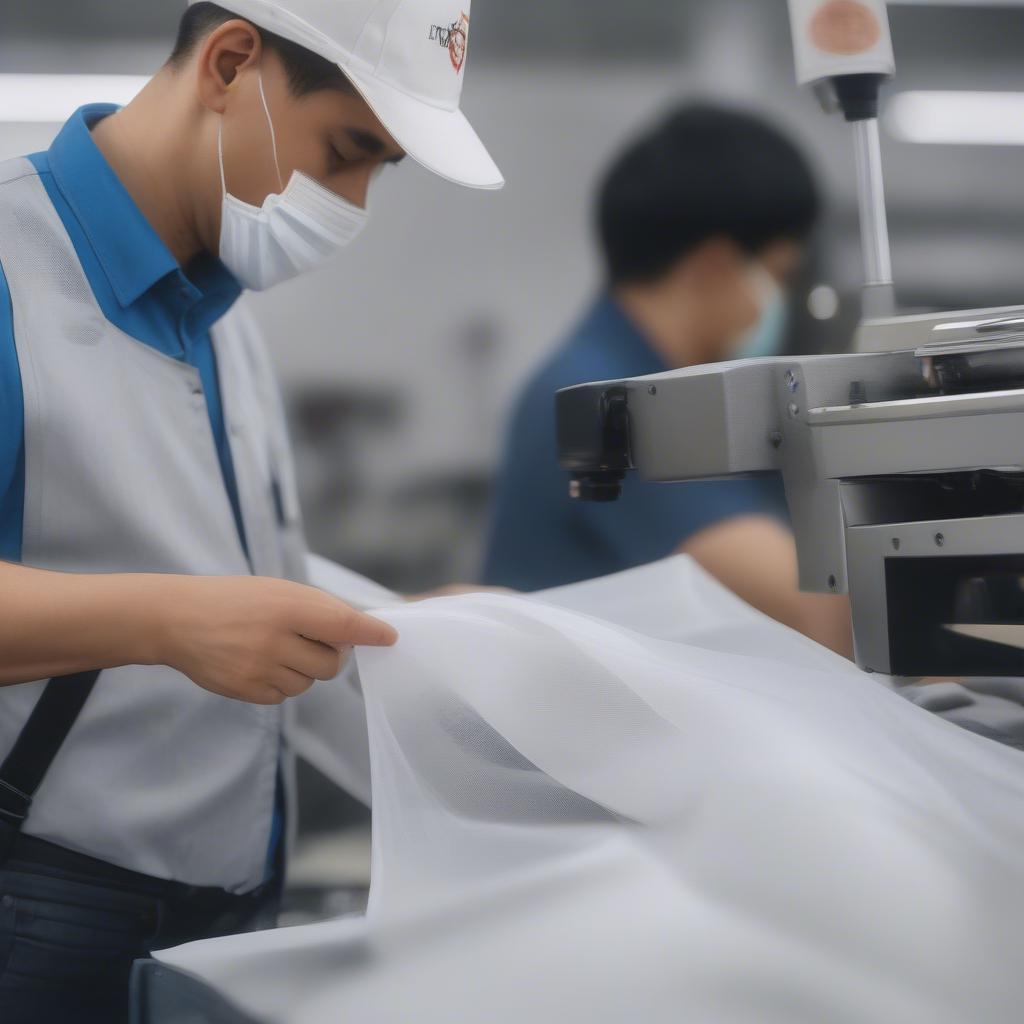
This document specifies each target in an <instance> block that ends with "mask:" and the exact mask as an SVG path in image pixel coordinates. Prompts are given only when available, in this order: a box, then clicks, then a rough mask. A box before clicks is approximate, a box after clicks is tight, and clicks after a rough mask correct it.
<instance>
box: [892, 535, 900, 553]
mask: <svg viewBox="0 0 1024 1024" xmlns="http://www.w3.org/2000/svg"><path fill="white" fill-rule="evenodd" d="M892 547H893V550H894V551H899V549H900V539H899V537H893V539H892Z"/></svg>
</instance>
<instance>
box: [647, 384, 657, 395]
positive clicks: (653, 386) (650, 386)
mask: <svg viewBox="0 0 1024 1024" xmlns="http://www.w3.org/2000/svg"><path fill="white" fill-rule="evenodd" d="M657 393H658V387H657V385H656V384H648V385H647V394H649V395H656V394H657Z"/></svg>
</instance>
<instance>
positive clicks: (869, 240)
mask: <svg viewBox="0 0 1024 1024" xmlns="http://www.w3.org/2000/svg"><path fill="white" fill-rule="evenodd" d="M853 148H854V157H855V160H856V165H857V203H858V206H859V208H860V235H861V247H862V249H863V255H864V315H865V317H867V318H874V317H884V316H891V315H892V314H893V313H894V312H895V298H894V295H893V285H892V256H891V253H890V249H889V223H888V220H887V218H886V213H885V186H884V184H883V181H882V150H881V144H880V141H879V136H878V119H877V118H868V119H865V120H861V121H854V122H853Z"/></svg>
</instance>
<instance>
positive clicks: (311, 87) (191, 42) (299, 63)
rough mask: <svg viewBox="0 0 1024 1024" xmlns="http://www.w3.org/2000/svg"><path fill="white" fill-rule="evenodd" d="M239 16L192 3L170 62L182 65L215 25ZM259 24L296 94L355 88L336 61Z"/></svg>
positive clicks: (266, 44)
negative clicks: (334, 62) (279, 59)
mask: <svg viewBox="0 0 1024 1024" xmlns="http://www.w3.org/2000/svg"><path fill="white" fill-rule="evenodd" d="M239 17H241V15H238V14H232V13H231V11H229V10H226V9H225V8H223V7H220V6H218V5H217V4H211V3H198V4H193V5H192V6H191V7H189V8H187V9H186V11H185V13H184V14H183V15H182V16H181V23H180V24H179V25H178V38H177V40H176V41H175V43H174V49H173V51H172V52H171V56H170V58H169V59H168V61H167V63H168V64H170V65H171V66H172V67H180V66H181V65H182V64H184V63H185V61H186V60H188V58H189V57H190V56H191V55H192V53H193V52H194V51H195V49H196V47H197V46H198V45H199V44H200V43H201V42H202V41H203V40H204V39H205V38H206V37H207V36H208V35H209V34H210V33H211V32H212V31H213V30H214V29H215V28H217V27H218V26H220V25H223V24H224V23H225V22H228V21H233V20H234V19H235V18H239ZM243 20H246V21H247V20H248V19H245V18H243ZM256 27H257V31H258V32H259V34H260V38H261V39H262V40H263V45H264V46H266V47H269V48H270V49H272V50H273V51H274V52H275V53H276V54H277V55H278V57H280V58H281V63H282V64H283V65H284V69H285V71H286V72H287V74H288V83H289V85H290V86H291V90H292V92H293V93H294V94H295V95H296V96H305V95H306V94H307V93H311V92H317V91H319V90H320V89H338V90H340V91H342V92H354V91H355V90H354V88H353V86H352V84H351V83H350V82H349V80H348V79H347V78H346V77H345V75H344V73H343V72H342V70H341V68H339V67H338V65H337V64H333V63H332V62H331V61H329V60H327V59H326V58H324V57H321V56H320V55H319V54H317V53H313V51H312V50H307V49H306V48H305V47H304V46H299V44H298V43H293V42H292V41H291V40H290V39H283V38H282V37H281V36H278V35H275V34H274V33H273V32H267V31H266V30H264V29H261V28H259V27H258V26H256Z"/></svg>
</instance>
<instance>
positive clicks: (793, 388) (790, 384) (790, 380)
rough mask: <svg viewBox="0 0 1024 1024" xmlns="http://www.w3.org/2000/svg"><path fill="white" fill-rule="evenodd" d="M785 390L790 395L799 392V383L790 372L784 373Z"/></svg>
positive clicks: (795, 376)
mask: <svg viewBox="0 0 1024 1024" xmlns="http://www.w3.org/2000/svg"><path fill="white" fill-rule="evenodd" d="M786 389H787V390H788V391H789V393H790V394H791V395H795V394H796V393H797V392H798V391H799V390H800V381H799V379H798V378H797V375H796V374H795V373H794V372H793V371H792V370H787V371H786Z"/></svg>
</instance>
